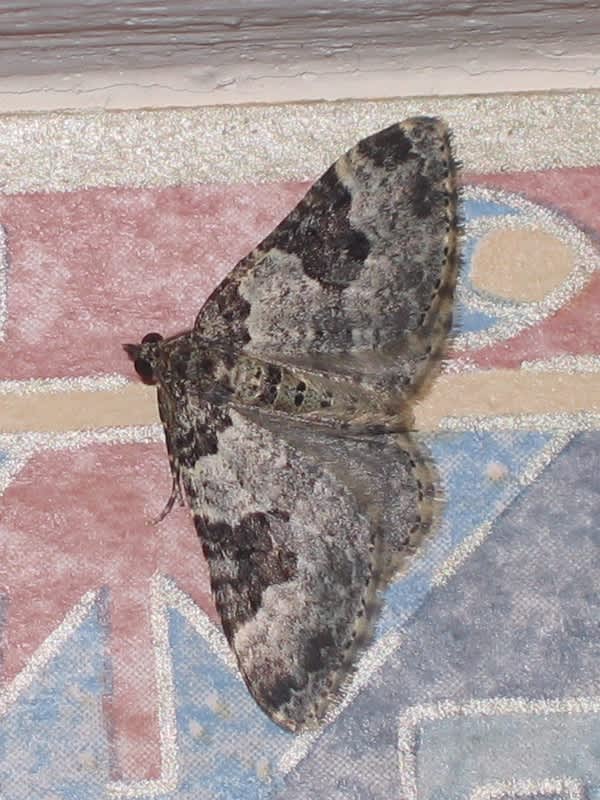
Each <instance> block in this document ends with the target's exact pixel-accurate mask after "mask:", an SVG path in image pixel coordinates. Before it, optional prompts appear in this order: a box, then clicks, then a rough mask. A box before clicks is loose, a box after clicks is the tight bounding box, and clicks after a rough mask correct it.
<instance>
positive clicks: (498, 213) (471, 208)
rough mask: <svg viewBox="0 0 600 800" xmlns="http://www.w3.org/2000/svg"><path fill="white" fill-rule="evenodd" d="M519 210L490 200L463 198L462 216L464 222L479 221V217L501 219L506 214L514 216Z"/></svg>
mask: <svg viewBox="0 0 600 800" xmlns="http://www.w3.org/2000/svg"><path fill="white" fill-rule="evenodd" d="M519 213H520V212H519V210H518V209H516V208H514V207H513V206H509V205H508V204H506V203H497V202H494V201H490V200H475V199H473V198H469V197H465V198H464V200H463V215H464V218H465V221H467V222H470V221H471V220H475V219H480V218H481V217H503V216H505V215H506V214H510V215H512V216H514V215H515V214H519Z"/></svg>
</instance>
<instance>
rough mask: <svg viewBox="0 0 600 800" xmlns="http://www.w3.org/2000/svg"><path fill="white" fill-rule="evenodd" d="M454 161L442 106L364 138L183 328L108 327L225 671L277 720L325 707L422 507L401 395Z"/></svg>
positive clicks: (429, 306) (440, 331)
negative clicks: (197, 547) (125, 362)
mask: <svg viewBox="0 0 600 800" xmlns="http://www.w3.org/2000/svg"><path fill="white" fill-rule="evenodd" d="M455 173H456V168H455V163H454V161H453V158H452V154H451V150H450V140H449V134H448V130H447V128H446V126H445V124H444V123H443V122H442V121H441V120H438V119H432V118H427V117H417V118H413V119H409V120H406V121H405V122H403V123H401V124H396V125H392V126H391V127H389V128H386V129H385V130H382V131H380V132H379V133H376V134H374V135H373V136H370V137H368V138H367V139H364V140H362V141H361V142H359V143H358V144H357V145H356V146H355V147H353V148H352V149H351V150H349V151H348V152H347V153H346V154H345V155H343V156H342V157H341V158H340V159H339V160H338V161H336V162H335V164H333V166H332V167H330V169H328V170H327V172H325V174H324V175H323V176H322V177H321V178H320V179H319V180H318V181H317V182H316V183H315V184H314V185H313V186H312V188H311V189H310V190H309V191H308V193H307V194H306V196H305V197H304V199H303V200H302V201H301V202H300V203H299V204H298V205H297V207H296V208H295V209H294V210H293V211H292V212H291V213H290V214H289V215H288V216H287V218H286V219H285V220H284V221H283V222H282V223H281V224H280V225H279V226H278V227H277V228H276V229H275V230H274V231H273V232H272V233H271V234H270V235H269V236H268V237H267V238H266V239H265V240H264V241H263V242H262V243H261V244H259V245H258V247H256V249H255V250H253V251H252V252H251V253H250V254H249V255H248V256H246V258H244V259H243V260H242V261H241V262H240V263H239V264H238V265H237V266H236V267H235V268H234V269H233V270H232V272H231V273H230V274H229V275H228V276H227V277H226V278H225V280H224V281H223V282H222V283H221V285H220V286H219V287H218V288H217V289H216V290H215V291H214V292H213V294H212V295H211V296H210V298H209V299H208V301H207V302H206V303H205V305H204V306H203V308H202V309H201V311H200V313H199V314H198V317H197V319H196V323H195V326H194V328H193V330H191V331H189V332H188V333H185V334H183V335H179V336H176V337H173V338H170V339H164V340H163V339H162V338H161V337H160V336H158V334H149V335H148V336H146V337H145V338H144V340H143V341H142V344H141V345H127V346H126V349H127V350H128V352H129V354H130V356H131V357H132V358H133V359H134V361H135V367H136V370H137V371H138V373H139V375H140V376H141V377H142V378H143V379H144V380H145V381H147V382H150V383H155V384H157V387H158V403H159V410H160V415H161V418H162V421H163V424H164V428H165V436H166V442H167V449H168V453H169V458H170V462H171V470H172V473H173V481H174V486H173V494H172V497H171V501H170V504H169V505H168V508H170V505H172V502H173V500H174V499H175V498H176V496H177V493H178V492H179V491H182V493H183V494H185V497H186V498H187V501H188V503H189V506H190V508H191V511H192V515H193V519H194V523H195V526H196V530H197V532H198V535H199V537H200V541H201V543H202V548H203V551H204V555H205V556H206V558H207V560H208V564H209V568H210V578H211V587H212V591H213V596H214V600H215V604H216V607H217V610H218V612H219V614H220V617H221V622H222V625H223V630H224V632H225V635H226V637H227V640H228V642H229V644H230V646H231V647H232V648H233V651H234V652H235V655H236V657H237V661H238V664H239V668H240V672H241V674H242V676H243V678H244V680H245V682H246V684H247V686H248V689H249V690H250V692H251V694H252V695H253V697H254V698H255V700H256V701H257V703H258V704H259V705H260V706H261V708H263V709H264V711H265V712H266V713H267V714H268V715H269V717H271V719H273V720H274V721H275V722H276V723H278V724H279V725H281V726H283V727H285V728H288V729H290V730H293V731H299V730H303V729H306V728H310V727H312V726H314V725H316V724H318V723H319V721H321V720H322V719H323V718H324V716H325V714H326V711H327V709H328V707H329V705H330V704H331V702H332V700H333V699H334V698H335V697H336V695H337V694H339V692H338V689H339V687H340V685H341V684H342V683H343V682H344V680H345V679H346V677H347V676H348V675H349V673H350V672H351V671H352V669H353V667H354V665H355V663H356V661H357V657H358V654H359V652H360V649H361V647H362V646H364V644H365V642H366V641H368V638H369V636H370V634H371V631H372V627H373V622H374V619H375V617H376V610H377V600H378V595H379V593H380V590H381V589H382V588H383V587H384V586H385V585H386V583H387V582H388V581H389V580H390V579H391V578H392V577H393V575H394V574H396V573H397V572H398V570H400V569H401V568H402V566H403V564H404V562H405V560H406V558H407V557H409V556H411V555H412V554H413V553H414V552H415V551H416V550H417V549H418V547H419V545H420V543H421V542H422V540H423V538H424V536H425V535H426V534H427V533H428V531H429V530H430V529H431V527H432V516H433V508H434V482H435V476H434V469H433V467H432V465H431V464H430V462H429V460H428V459H427V456H426V454H425V453H424V451H423V449H422V448H421V447H420V446H419V444H418V443H417V441H416V440H415V437H414V434H413V432H412V428H413V417H412V407H413V405H414V403H415V402H416V401H417V400H418V398H419V397H420V396H421V394H422V393H423V392H424V391H425V389H426V387H427V385H428V383H429V381H430V380H431V378H432V376H433V375H434V374H435V368H436V364H437V363H438V362H439V361H440V359H441V358H442V356H443V354H444V348H445V346H446V340H447V337H448V333H449V331H450V328H451V324H452V306H453V295H454V287H455V283H456V277H457V269H458V256H457V236H458V224H457V188H456V174H455Z"/></svg>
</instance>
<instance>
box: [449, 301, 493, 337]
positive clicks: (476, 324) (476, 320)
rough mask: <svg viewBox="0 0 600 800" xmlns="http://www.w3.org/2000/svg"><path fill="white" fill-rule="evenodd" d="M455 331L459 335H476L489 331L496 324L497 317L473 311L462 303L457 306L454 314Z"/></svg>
mask: <svg viewBox="0 0 600 800" xmlns="http://www.w3.org/2000/svg"><path fill="white" fill-rule="evenodd" d="M456 318H457V324H456V329H457V330H458V332H459V333H476V332H479V331H489V330H490V329H491V328H494V327H495V326H496V325H497V324H498V317H491V316H490V315H489V314H484V313H483V312H482V311H474V310H471V309H469V308H468V306H465V305H464V304H463V303H459V304H458V310H457V312H456Z"/></svg>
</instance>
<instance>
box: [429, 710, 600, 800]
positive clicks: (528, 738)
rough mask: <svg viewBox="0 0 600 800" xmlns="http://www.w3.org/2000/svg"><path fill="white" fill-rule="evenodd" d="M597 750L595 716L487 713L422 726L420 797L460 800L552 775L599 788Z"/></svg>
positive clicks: (599, 738)
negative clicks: (493, 787)
mask: <svg viewBox="0 0 600 800" xmlns="http://www.w3.org/2000/svg"><path fill="white" fill-rule="evenodd" d="M524 742H527V747H523V743H524ZM599 746H600V716H599V715H598V714H577V713H573V714H569V713H555V714H544V713H539V714H527V713H521V714H520V713H511V714H494V713H491V712H490V713H488V714H486V715H481V716H465V717H461V716H454V717H449V718H448V719H439V720H432V721H424V722H423V723H422V724H421V725H420V726H419V747H418V753H417V769H416V773H417V784H418V796H419V798H422V799H423V800H463V798H465V797H471V796H472V795H473V794H474V792H475V790H476V789H477V788H478V787H480V786H485V785H486V784H490V783H497V782H508V781H537V782H542V781H545V780H548V779H550V778H556V776H566V777H569V778H571V779H575V780H580V781H582V782H583V784H584V785H586V784H588V783H589V782H593V783H594V784H598V783H599V782H600V760H599V759H598V747H599ZM586 796H588V795H587V794H586Z"/></svg>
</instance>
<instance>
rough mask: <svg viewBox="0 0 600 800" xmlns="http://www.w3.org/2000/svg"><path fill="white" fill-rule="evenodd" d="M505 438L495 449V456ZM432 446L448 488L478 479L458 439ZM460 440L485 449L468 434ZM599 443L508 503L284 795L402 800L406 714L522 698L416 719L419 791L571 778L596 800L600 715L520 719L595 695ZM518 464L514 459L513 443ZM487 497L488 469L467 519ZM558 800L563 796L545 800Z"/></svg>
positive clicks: (449, 796)
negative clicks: (538, 707)
mask: <svg viewBox="0 0 600 800" xmlns="http://www.w3.org/2000/svg"><path fill="white" fill-rule="evenodd" d="M448 438H449V439H451V437H448ZM516 441H517V440H516V439H515V442H516ZM508 442H509V440H504V442H503V441H502V440H499V442H497V443H496V446H497V447H498V446H499V447H500V450H497V454H500V453H502V447H503V445H504V446H505V447H506V446H507V445H508ZM435 444H437V445H438V447H439V449H438V454H439V455H440V456H443V457H444V458H445V459H446V470H447V474H448V475H449V476H450V478H451V479H452V484H453V486H455V487H457V486H459V485H460V483H461V482H464V484H465V485H466V481H467V479H472V478H473V477H474V473H473V474H472V475H471V477H470V478H468V476H467V475H462V476H461V475H460V473H461V472H462V471H463V470H462V468H461V466H460V465H461V461H462V457H461V455H460V453H461V443H460V441H459V440H458V438H457V440H456V441H455V442H452V441H449V442H442V443H441V445H440V443H439V442H438V437H436V439H435ZM462 444H463V445H465V446H466V447H467V449H468V450H470V452H471V454H473V452H475V453H476V452H477V450H478V446H477V445H476V443H474V442H471V444H470V445H469V443H468V442H467V441H466V438H465V437H463V442H462ZM529 444H530V445H532V446H535V440H530V442H529ZM527 445H528V442H527V440H525V443H524V447H527ZM599 446H600V433H598V432H590V433H583V434H579V435H577V436H576V437H575V438H574V439H573V440H572V441H571V443H570V444H569V445H567V446H566V447H565V448H564V450H562V451H561V453H559V454H558V455H557V456H556V458H554V459H553V460H552V462H551V463H550V464H549V465H548V466H547V467H546V469H545V470H543V472H542V473H541V474H540V476H539V477H538V479H537V480H536V481H534V482H533V483H531V484H529V485H528V486H526V487H524V488H523V489H522V490H521V491H520V492H519V493H518V494H517V496H516V497H515V498H514V499H513V500H512V502H511V501H509V502H508V506H507V508H506V509H505V510H504V511H503V512H502V513H501V514H500V515H499V516H497V517H496V519H495V522H494V523H493V527H492V531H491V534H490V536H489V537H488V538H487V539H486V540H485V541H484V542H483V543H482V544H481V545H480V546H479V547H478V548H477V549H476V550H475V551H474V552H473V553H471V554H470V555H469V557H468V558H467V559H466V560H465V561H464V563H462V564H461V566H460V568H459V569H458V570H457V571H456V572H455V573H454V575H452V576H451V577H450V579H449V580H448V581H447V583H445V584H444V585H443V586H439V587H436V588H435V590H433V591H430V592H429V594H428V595H427V597H426V598H425V599H424V601H423V603H422V604H421V606H420V608H419V609H418V612H417V613H416V614H414V616H413V617H412V619H411V620H410V622H409V624H407V625H405V626H404V627H403V630H402V634H403V635H402V640H401V644H400V646H399V647H398V648H397V649H395V650H394V651H393V652H392V653H390V654H389V657H388V658H387V660H386V661H385V663H384V664H383V665H382V666H381V667H380V668H379V669H378V670H377V671H376V672H374V673H372V674H370V675H368V676H366V675H365V674H364V673H363V675H362V677H363V680H364V685H363V687H362V690H361V692H360V694H359V695H358V696H357V697H356V698H355V699H354V701H353V703H352V704H351V705H350V706H349V707H348V708H347V709H346V710H345V711H343V712H342V714H340V716H339V717H338V718H337V719H336V721H335V722H334V723H333V725H332V726H331V727H330V728H329V729H328V730H326V731H325V732H324V734H323V736H322V737H321V739H320V740H319V741H318V742H317V743H316V744H315V746H314V747H313V749H312V752H311V753H310V754H309V755H308V757H307V758H306V759H305V760H304V761H303V762H302V763H301V764H300V765H299V766H298V768H297V769H296V770H295V771H294V773H293V774H291V775H289V776H288V778H287V781H286V786H285V791H284V792H282V793H281V794H279V795H278V797H279V798H282V800H283V799H285V800H306V798H309V797H326V798H327V800H347V799H348V798H356V799H357V800H358V798H360V799H361V800H362V799H363V798H364V799H365V800H389V798H391V797H400V796H404V795H403V793H402V791H401V789H400V778H401V771H402V770H404V772H403V774H402V777H404V778H405V779H406V780H409V779H410V778H411V777H412V776H413V774H414V773H413V771H412V770H410V773H409V772H408V771H407V767H406V765H403V764H402V763H401V762H400V759H399V758H398V734H399V732H401V731H402V730H403V726H404V725H406V724H407V723H406V720H407V715H408V717H409V718H410V717H412V718H413V719H414V716H413V715H412V714H409V711H410V709H413V708H414V707H415V706H423V705H426V706H427V705H433V706H435V705H436V704H438V703H444V702H445V701H448V700H451V701H453V702H455V703H458V704H465V703H468V702H469V701H472V700H474V699H476V700H484V701H485V700H492V699H494V698H505V699H508V698H510V699H513V700H515V701H517V702H516V704H515V705H516V708H515V710H514V713H511V714H502V713H500V710H499V709H498V707H496V709H494V707H493V706H492V704H489V705H488V708H487V710H486V712H485V714H484V715H482V716H480V717H478V718H475V717H473V716H471V717H465V716H462V717H460V716H458V717H456V716H455V717H451V716H450V715H444V716H445V719H443V720H429V721H428V720H422V721H421V722H420V723H418V724H417V730H416V732H417V736H416V739H415V740H414V749H413V754H414V757H415V759H416V778H417V787H416V790H415V795H416V796H417V797H419V798H423V800H433V798H435V800H458V798H460V800H463V798H468V797H472V796H473V795H472V791H471V790H472V789H473V788H474V787H476V786H485V785H487V784H489V783H490V782H496V781H507V780H530V779H533V780H535V779H537V780H541V779H549V778H556V777H558V776H563V777H571V778H573V779H576V780H577V779H580V780H581V781H582V782H583V784H584V787H585V797H586V798H588V797H589V798H590V800H592V799H593V800H600V794H599V792H598V787H599V786H600V714H598V713H594V712H593V711H592V712H590V713H585V714H582V713H580V710H579V709H578V708H577V707H575V706H574V704H572V703H567V702H565V703H564V707H565V708H564V710H561V711H560V712H559V713H543V709H542V713H539V714H536V713H524V712H525V708H526V706H527V705H529V708H531V704H530V703H531V701H535V702H540V701H541V702H542V703H543V702H545V701H547V700H557V701H561V700H562V701H566V700H567V699H568V698H571V697H579V698H596V697H597V696H598V685H599V681H600V664H599V661H598V652H599V649H600V628H599V626H598V608H599V603H598V585H599V571H600V564H599V560H598V526H597V518H598V497H599V494H598V488H599V485H600V474H599V472H598V469H597V453H598V448H599ZM510 455H511V453H510V451H509V452H506V453H505V456H508V457H509V458H510ZM514 457H515V459H516V464H517V465H518V464H519V460H520V458H521V455H520V453H519V448H517V447H516V446H515V451H514ZM454 459H456V460H457V461H458V464H454V465H453V464H452V463H451V462H452V461H453V460H454ZM448 466H450V467H451V469H450V471H449V472H448ZM455 473H456V474H455ZM482 484H483V486H482ZM480 491H481V492H482V494H483V495H484V498H486V499H487V502H491V503H494V502H496V500H495V497H497V495H495V493H494V494H490V493H489V492H488V491H487V490H486V487H485V481H484V480H483V476H481V475H480V476H479V480H478V481H477V482H475V483H474V484H473V485H472V487H471V492H470V495H469V496H467V495H463V496H462V503H461V505H462V513H464V514H469V513H471V511H470V509H469V506H470V502H469V501H470V500H472V502H473V503H475V504H477V503H478V499H477V495H478V494H479V492H480ZM458 500H461V498H460V497H457V501H458ZM450 503H452V499H451V500H450ZM528 701H529V702H528ZM408 724H409V725H410V726H411V728H412V723H410V722H409V723H408ZM353 765H355V766H353ZM408 769H410V766H409V768H408ZM509 797H510V800H513V796H512V795H507V796H506V798H505V797H503V798H502V800H509ZM540 797H541V796H540ZM550 798H552V800H559V798H558V797H557V796H556V795H555V796H554V797H552V795H547V796H545V797H544V800H550ZM514 800H516V797H515V798H514ZM519 800H521V797H519ZM522 800H525V798H522ZM527 800H534V798H533V797H531V798H529V797H527ZM560 800H566V798H563V797H561V798H560Z"/></svg>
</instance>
